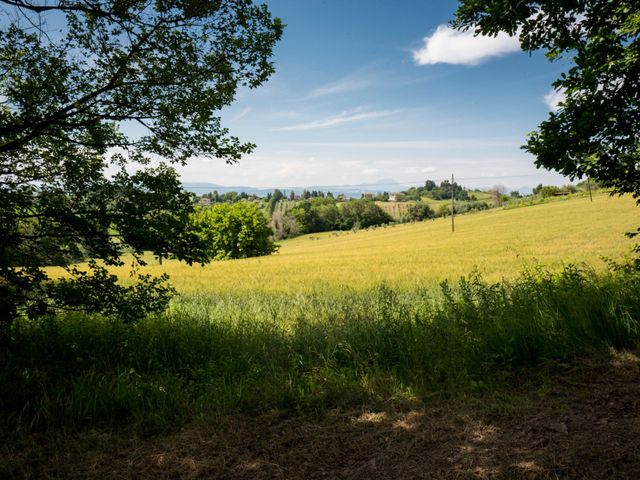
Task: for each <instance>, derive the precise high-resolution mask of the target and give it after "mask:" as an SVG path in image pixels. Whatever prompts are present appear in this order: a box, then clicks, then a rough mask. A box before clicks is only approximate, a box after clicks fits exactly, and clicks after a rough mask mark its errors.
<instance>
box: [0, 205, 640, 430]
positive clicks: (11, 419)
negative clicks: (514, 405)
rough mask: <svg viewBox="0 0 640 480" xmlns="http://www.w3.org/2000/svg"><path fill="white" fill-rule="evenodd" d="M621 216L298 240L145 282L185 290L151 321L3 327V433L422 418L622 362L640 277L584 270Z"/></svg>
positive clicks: (71, 320) (636, 313)
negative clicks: (262, 420)
mask: <svg viewBox="0 0 640 480" xmlns="http://www.w3.org/2000/svg"><path fill="white" fill-rule="evenodd" d="M635 208H637V207H635V206H634V203H633V201H631V200H629V199H624V198H622V199H620V198H609V197H604V196H600V197H597V198H596V199H594V202H593V204H591V203H590V202H589V201H588V199H573V200H567V201H564V200H563V201H556V202H552V203H548V204H544V205H536V206H532V207H529V208H518V209H512V210H495V211H491V212H484V213H478V214H473V215H466V216H461V217H460V218H459V220H458V223H457V230H456V233H455V234H453V235H452V234H451V232H450V230H449V228H450V224H449V222H448V221H446V220H435V221H428V222H424V223H420V224H414V225H399V226H394V227H389V228H386V229H375V230H369V231H362V232H357V233H343V234H335V233H329V234H321V235H314V236H307V237H302V238H298V239H295V240H291V241H287V242H283V245H282V248H281V251H280V253H279V254H277V255H272V256H270V257H265V258H257V259H248V260H240V261H227V262H216V263H214V264H211V265H209V266H207V267H186V266H183V265H180V264H178V263H177V262H167V263H165V265H163V266H162V267H160V266H158V265H154V266H151V267H150V268H149V270H151V271H152V273H160V272H163V271H168V272H169V273H170V274H171V275H172V277H173V281H174V283H176V285H177V286H178V288H179V289H180V291H181V292H182V294H181V296H179V297H178V298H176V299H175V301H174V302H173V303H172V305H171V308H170V309H169V310H168V311H167V312H166V313H165V314H162V315H156V316H150V317H148V318H146V319H144V320H142V321H140V322H139V323H137V324H135V325H123V324H122V322H120V321H119V320H118V319H113V318H103V317H99V316H87V315H81V314H68V315H60V316H58V317H54V318H48V319H45V320H41V321H38V322H33V321H28V320H23V321H19V322H17V323H16V324H15V325H14V327H13V330H12V331H11V335H10V338H9V339H8V341H7V344H6V345H5V346H4V347H3V350H2V351H1V352H0V354H1V355H2V357H0V358H2V360H3V365H2V367H1V368H0V411H1V412H2V414H1V415H0V419H1V423H0V424H2V425H4V426H5V428H7V429H14V430H15V429H18V430H20V429H27V430H29V429H34V428H35V429H37V428H48V427H50V426H58V425H85V426H104V425H121V424H133V425H135V426H136V427H137V428H140V429H142V430H144V431H155V430H158V429H164V428H167V427H169V426H173V425H176V424H180V423H182V422H185V421H187V420H192V419H197V418H209V417H210V416H211V415H217V414H221V413H225V412H235V411H264V410H268V409H272V408H294V409H325V408H331V407H334V406H339V405H347V404H358V403H367V404H372V403H375V402H405V401H411V402H414V401H418V402H420V401H423V400H424V399H426V398H429V397H430V396H431V395H434V394H438V393H439V392H466V391H473V390H475V389H482V388H492V387H493V386H496V385H503V384H506V385H509V384H510V382H514V381H518V379H519V376H520V374H521V372H522V369H523V368H529V367H534V368H535V367H538V366H540V365H541V364H544V363H545V362H547V361H554V360H560V359H567V358H572V357H573V356H575V355H581V354H583V353H585V352H588V351H590V350H592V349H603V348H607V347H615V348H635V347H637V346H638V341H639V340H640V333H639V323H638V322H639V319H640V273H639V272H637V271H629V270H624V269H623V270H611V269H607V268H606V267H605V263H604V262H600V264H599V265H595V267H594V266H593V265H594V264H595V263H597V262H596V260H597V259H598V257H599V256H600V255H607V256H609V257H612V258H622V257H623V256H624V255H625V254H626V253H628V250H629V248H630V246H631V243H630V241H628V240H627V239H625V238H624V237H623V235H622V232H624V231H625V230H631V229H632V228H633V227H634V226H636V224H637V214H636V210H635ZM582 261H588V262H589V263H590V264H591V265H592V266H587V265H586V264H583V263H581V262H582ZM573 262H575V264H577V265H581V266H579V267H576V266H574V263H573ZM536 265H537V266H536ZM563 265H564V266H563ZM474 266H475V268H474ZM527 266H528V267H527ZM523 269H524V272H525V273H522V272H523ZM474 271H475V273H472V274H471V275H470V276H469V273H470V272H474ZM519 272H520V273H519ZM123 275H124V272H123ZM465 275H466V276H465ZM461 276H464V278H462V279H460V277H461ZM453 278H455V279H456V280H455V281H452V280H451V279H453Z"/></svg>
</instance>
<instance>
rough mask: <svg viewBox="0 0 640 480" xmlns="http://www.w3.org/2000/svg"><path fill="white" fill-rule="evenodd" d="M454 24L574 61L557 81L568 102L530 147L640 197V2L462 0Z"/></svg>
mask: <svg viewBox="0 0 640 480" xmlns="http://www.w3.org/2000/svg"><path fill="white" fill-rule="evenodd" d="M453 24H454V26H456V27H458V28H461V29H473V30H474V31H475V32H476V33H478V34H484V35H497V34H498V33H499V32H507V33H508V34H510V35H518V36H519V39H520V44H521V46H522V49H523V50H524V51H527V52H533V51H535V50H539V49H542V50H545V53H546V55H547V57H548V58H549V59H550V60H556V59H559V58H563V57H564V58H565V59H568V60H569V61H570V62H571V66H570V68H569V69H568V71H567V72H565V73H563V74H562V75H561V76H560V77H559V78H558V79H557V80H556V81H555V82H554V83H553V86H554V88H555V89H556V90H557V91H558V92H560V93H561V94H562V95H563V96H564V99H563V100H562V102H561V103H560V105H559V108H558V109H557V111H552V112H551V113H550V114H549V118H548V119H547V120H546V121H544V122H542V123H541V124H540V126H539V127H538V130H537V131H536V132H533V133H532V134H530V136H529V138H528V140H527V143H526V145H524V146H523V148H524V150H526V151H528V152H529V153H531V154H533V155H534V156H535V157H536V160H535V163H536V165H537V166H538V167H544V168H546V169H553V170H557V171H559V172H561V173H562V174H564V175H567V176H569V177H570V178H571V179H572V180H573V179H574V178H583V177H591V178H595V179H597V180H598V181H599V182H600V183H601V184H602V185H603V186H606V187H611V188H613V189H614V191H615V192H617V193H620V194H623V193H631V194H632V195H633V196H634V197H635V198H636V199H637V200H638V201H640V135H639V134H638V132H640V113H639V112H640V2H638V1H637V0H617V1H611V0H571V1H560V0H539V1H531V0H461V1H460V6H459V8H458V11H457V13H456V18H455V20H454V22H453Z"/></svg>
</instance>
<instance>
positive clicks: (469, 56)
mask: <svg viewBox="0 0 640 480" xmlns="http://www.w3.org/2000/svg"><path fill="white" fill-rule="evenodd" d="M518 50H520V42H519V41H518V38H517V37H510V36H509V35H507V34H506V33H499V34H498V35H497V36H495V37H490V36H485V35H477V36H476V35H474V33H473V31H471V30H468V31H466V32H461V31H459V30H455V29H453V28H451V27H449V26H448V25H440V26H438V28H437V29H436V31H435V32H434V33H433V34H431V35H430V36H428V37H425V39H424V46H423V47H422V48H420V49H418V50H414V52H413V59H414V61H415V62H416V63H417V64H418V65H433V64H436V63H449V64H452V65H470V66H473V65H479V64H480V63H482V62H484V61H486V60H488V59H489V58H491V57H500V56H503V55H506V54H508V53H512V52H516V51H518Z"/></svg>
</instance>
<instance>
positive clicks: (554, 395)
mask: <svg viewBox="0 0 640 480" xmlns="http://www.w3.org/2000/svg"><path fill="white" fill-rule="evenodd" d="M8 462H9V463H10V464H12V466H13V475H14V476H16V477H33V478H42V477H47V476H49V477H56V478H70V479H71V478H118V479H120V478H224V479H227V478H228V479H267V478H269V479H271V478H282V479H305V480H311V479H321V478H322V479H334V478H336V479H369V478H371V479H387V478H388V479H412V478H433V479H449V478H526V479H536V478H554V479H555V478H585V479H608V478H620V479H623V478H624V479H627V478H628V479H638V478H640V358H639V357H638V356H636V355H634V354H631V353H625V354H614V355H612V356H611V357H607V358H606V359H600V360H591V361H589V362H587V364H585V365H583V366H581V367H580V368H579V369H576V368H574V369H572V370H571V371H569V372H567V373H565V374H562V375H559V376H557V377H555V378H554V384H553V386H550V387H546V388H544V389H539V388H537V389H532V388H529V389H525V390H523V391H518V392H513V393H510V394H509V395H508V396H507V395H505V394H504V393H503V394H502V395H498V394H494V395H492V396H485V397H482V398H478V397H475V398H472V399H467V400H464V399H463V400H455V401H451V402H447V401H442V400H438V401H434V402H430V403H429V404H428V405H427V406H426V407H424V408H420V409H409V410H405V411H398V410H397V409H396V410H393V409H390V408H388V409H386V410H378V411H375V412H374V411H371V410H370V409H359V410H352V411H332V412H328V413H325V414H322V415H321V416H317V417H313V416H309V415H308V414H307V415H305V416H301V415H297V414H296V415H293V416H292V415H287V414H285V413H271V414H265V415H261V416H258V417H251V416H232V417H225V418H224V419H223V420H222V421H220V422H219V423H218V424H216V425H209V426H206V427H203V426H201V425H198V426H190V427H186V428H184V429H182V430H181V431H180V432H177V433H174V434H171V435H168V436H162V437H155V438H151V439H149V438H147V439H141V438H123V437H122V435H121V434H120V435H118V434H114V433H105V432H95V431H94V432H84V433H77V434H74V435H72V436H71V437H69V436H68V435H67V436H65V437H64V441H62V439H61V438H57V439H56V438H53V437H52V436H51V435H50V434H49V435H47V436H43V437H40V438H35V439H34V441H33V442H32V443H30V446H29V447H24V448H17V449H16V450H15V451H13V452H11V458H9V460H8Z"/></svg>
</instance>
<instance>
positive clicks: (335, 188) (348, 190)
mask: <svg viewBox="0 0 640 480" xmlns="http://www.w3.org/2000/svg"><path fill="white" fill-rule="evenodd" d="M182 186H183V188H184V189H185V190H186V191H188V192H193V193H195V194H197V195H203V194H205V193H209V192H213V191H214V190H216V191H217V192H218V193H227V192H238V193H242V192H245V193H246V194H247V195H257V196H259V197H266V196H267V194H268V193H272V192H273V190H274V189H273V188H259V187H247V186H243V185H239V186H226V185H218V184H216V183H207V182H184V183H183V184H182ZM411 186H412V185H406V184H402V183H399V182H397V181H395V180H393V179H389V178H385V179H383V180H378V181H377V182H375V183H371V184H362V185H321V186H318V185H315V186H314V185H312V186H309V187H277V188H279V189H280V190H282V191H285V190H286V192H287V193H289V192H290V191H291V190H293V191H294V192H295V193H296V194H298V195H300V194H302V192H303V191H304V190H309V191H312V190H318V191H323V192H325V193H327V192H331V193H333V194H334V195H338V194H340V193H342V194H344V195H345V196H346V197H349V198H360V197H361V196H362V194H363V193H373V194H375V193H382V192H401V191H402V190H407V189H408V188H410V187H411ZM489 188H491V187H490V186H489V187H486V189H489ZM481 190H485V188H481ZM513 190H517V191H518V192H520V194H522V195H530V194H531V193H533V189H532V188H531V187H525V186H523V187H519V188H514V189H513Z"/></svg>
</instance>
